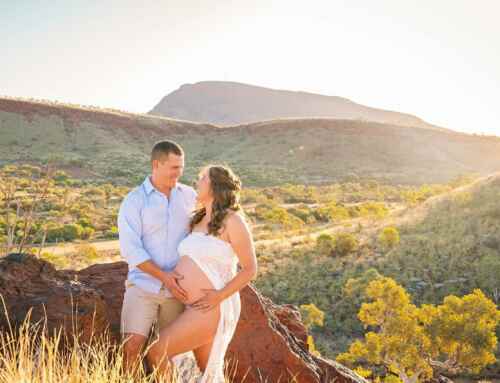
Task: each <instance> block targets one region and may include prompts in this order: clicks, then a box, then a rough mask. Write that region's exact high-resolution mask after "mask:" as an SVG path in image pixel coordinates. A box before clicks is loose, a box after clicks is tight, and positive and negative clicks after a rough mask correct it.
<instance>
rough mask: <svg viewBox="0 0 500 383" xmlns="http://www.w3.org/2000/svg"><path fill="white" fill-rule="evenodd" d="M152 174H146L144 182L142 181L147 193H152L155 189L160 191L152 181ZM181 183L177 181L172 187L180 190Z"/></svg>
mask: <svg viewBox="0 0 500 383" xmlns="http://www.w3.org/2000/svg"><path fill="white" fill-rule="evenodd" d="M150 177H151V175H148V176H146V178H145V179H144V182H143V183H142V184H143V186H144V190H145V191H146V194H151V192H152V191H153V190H154V191H156V192H158V193H159V191H158V189H156V188H155V187H154V186H153V184H152V183H151V178H150ZM180 188H181V187H180V185H179V182H176V183H175V186H174V187H173V188H172V189H177V190H180Z"/></svg>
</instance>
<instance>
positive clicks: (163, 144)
mask: <svg viewBox="0 0 500 383" xmlns="http://www.w3.org/2000/svg"><path fill="white" fill-rule="evenodd" d="M170 153H173V154H175V155H176V156H183V155H184V150H182V148H181V146H180V145H179V144H178V143H176V142H174V141H167V140H165V141H159V142H157V143H156V144H154V146H153V149H152V150H151V161H153V160H160V161H161V160H165V159H166V158H167V157H168V155H169V154H170Z"/></svg>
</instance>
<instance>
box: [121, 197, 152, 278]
mask: <svg viewBox="0 0 500 383" xmlns="http://www.w3.org/2000/svg"><path fill="white" fill-rule="evenodd" d="M118 238H119V241H120V253H121V255H122V257H123V258H124V259H125V260H126V261H127V263H128V264H129V267H131V268H132V267H136V266H137V265H140V264H141V263H143V262H146V261H149V260H151V256H150V255H149V253H148V252H147V251H146V250H145V249H144V244H143V242H142V220H141V211H140V204H139V203H138V201H137V200H136V199H135V198H133V197H132V196H130V195H129V196H127V197H126V198H125V199H124V200H123V202H122V204H121V206H120V211H119V212H118Z"/></svg>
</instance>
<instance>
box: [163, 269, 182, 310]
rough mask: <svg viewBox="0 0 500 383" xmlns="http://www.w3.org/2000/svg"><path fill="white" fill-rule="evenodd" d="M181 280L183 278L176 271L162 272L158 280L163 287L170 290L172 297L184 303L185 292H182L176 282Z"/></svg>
mask: <svg viewBox="0 0 500 383" xmlns="http://www.w3.org/2000/svg"><path fill="white" fill-rule="evenodd" d="M183 278H184V276H183V275H182V274H179V273H178V272H177V271H175V270H173V271H165V272H163V273H162V276H161V279H160V280H161V281H162V283H163V284H164V285H165V287H166V288H167V289H169V290H170V292H171V293H172V295H173V296H174V297H175V298H177V299H178V300H180V301H181V302H185V301H187V299H188V295H187V292H186V290H184V289H183V288H182V287H181V286H180V285H179V282H178V280H179V279H183Z"/></svg>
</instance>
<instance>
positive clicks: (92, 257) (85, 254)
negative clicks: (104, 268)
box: [76, 244, 99, 262]
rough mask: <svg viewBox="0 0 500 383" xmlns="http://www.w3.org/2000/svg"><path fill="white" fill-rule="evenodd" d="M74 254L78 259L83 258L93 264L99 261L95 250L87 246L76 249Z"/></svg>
mask: <svg viewBox="0 0 500 383" xmlns="http://www.w3.org/2000/svg"><path fill="white" fill-rule="evenodd" d="M76 254H77V256H78V257H81V258H84V259H85V260H88V261H90V262H95V261H97V260H98V259H99V253H98V252H97V250H96V248H95V247H94V246H92V245H89V244H84V245H80V246H78V247H77V250H76Z"/></svg>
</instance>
